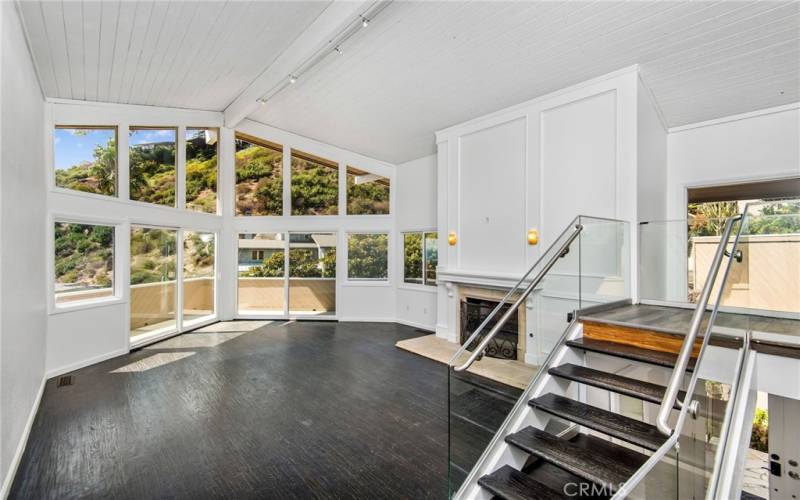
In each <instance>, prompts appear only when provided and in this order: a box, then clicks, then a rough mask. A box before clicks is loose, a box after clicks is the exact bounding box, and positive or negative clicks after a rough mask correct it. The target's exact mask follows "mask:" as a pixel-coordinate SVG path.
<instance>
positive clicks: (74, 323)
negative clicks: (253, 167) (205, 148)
mask: <svg viewBox="0 0 800 500" xmlns="http://www.w3.org/2000/svg"><path fill="white" fill-rule="evenodd" d="M46 110H47V112H46V126H45V139H44V144H43V145H42V144H41V142H40V143H39V147H40V148H42V146H44V151H45V161H44V162H43V163H42V164H41V165H38V166H37V169H38V170H39V171H40V172H41V173H42V175H44V176H45V177H46V178H47V190H48V194H47V207H48V215H47V217H46V218H45V220H46V225H47V227H48V232H47V236H48V237H47V240H46V245H45V248H46V249H47V252H46V257H45V260H43V261H42V262H44V263H45V269H46V272H47V274H48V278H47V283H48V285H47V286H48V293H47V299H48V302H49V304H48V305H49V307H48V315H47V375H48V377H53V376H56V375H58V374H61V373H66V372H68V371H72V370H75V369H78V368H81V367H83V366H86V365H89V364H92V363H96V362H99V361H102V360H104V359H107V358H110V357H114V356H118V355H120V354H124V353H126V352H128V350H129V349H130V330H129V324H130V322H129V314H130V313H129V304H128V300H129V289H128V286H127V285H128V283H129V272H130V268H129V262H130V243H129V238H130V226H131V224H146V225H157V226H164V227H170V228H184V229H188V230H199V231H208V232H215V233H217V234H221V232H222V225H223V219H222V217H220V216H217V215H210V214H204V213H197V212H192V211H189V210H182V209H175V208H169V207H160V206H157V205H152V204H149V203H140V202H135V201H129V200H127V199H126V198H127V196H128V182H129V181H128V155H127V151H128V127H129V126H132V125H141V126H175V127H179V132H178V150H179V151H182V149H183V147H182V145H183V144H184V140H183V138H184V128H185V127H186V126H203V127H220V126H221V125H222V114H221V113H215V112H208V111H191V110H176V109H165V108H156V107H151V106H127V105H111V104H97V103H85V102H79V101H75V102H68V101H63V102H56V103H48V104H47V105H46ZM59 124H69V125H96V124H102V125H116V126H118V142H119V143H118V146H117V149H118V152H119V155H118V156H119V157H118V161H119V164H118V174H119V182H118V185H119V195H120V196H119V197H116V198H115V197H109V196H98V195H87V194H84V193H78V192H73V191H69V190H66V189H58V188H55V187H54V186H55V183H54V170H53V168H52V165H53V136H52V131H53V128H54V126H55V125H59ZM223 132H224V129H223V130H221V133H220V152H219V155H220V156H219V165H220V172H221V173H224V172H231V171H232V169H233V166H232V157H231V158H228V157H227V156H226V155H225V153H226V152H227V151H228V150H231V151H232V145H230V147H227V145H226V143H225V140H224V139H225V137H226V135H225V134H224V133H223ZM227 137H232V136H230V135H228V136H227ZM231 154H232V153H231ZM182 156H183V155H182V154H181V153H179V154H178V158H179V161H178V162H177V163H178V165H177V169H178V178H179V179H183V175H182V172H183V169H184V165H183V162H181V161H180V158H181V157H182ZM182 185H183V181H182V180H181V181H180V182H179V188H178V191H177V192H176V198H177V199H178V203H179V205H181V206H182V205H183V203H182V201H181V199H182V198H183V194H182V193H183V189H182ZM226 187H227V188H228V190H230V189H232V184H231V183H230V182H228V181H226V177H225V175H224V174H221V175H220V178H219V189H218V190H219V192H220V204H221V206H222V209H223V210H225V208H226V207H228V206H229V204H230V198H227V197H225V196H223V194H222V193H225V192H226ZM178 193H180V194H178ZM56 219H68V220H74V221H77V222H87V223H100V224H112V225H115V226H116V237H115V240H116V241H115V249H114V256H115V259H114V261H115V262H114V281H115V288H116V289H117V296H118V299H117V300H114V301H111V302H106V303H104V304H102V305H97V304H95V305H92V306H91V307H88V308H81V307H76V308H56V307H54V304H53V303H52V288H51V287H52V282H53V280H54V278H53V275H52V272H53V271H52V269H53V251H52V244H53V242H52V229H51V228H52V224H53V222H54V220H56ZM223 262H224V261H223V260H222V259H221V257H219V256H218V261H217V280H218V284H217V286H218V287H219V288H220V289H224V287H225V286H226V285H229V284H230V282H231V280H230V278H229V276H228V274H227V273H222V272H221V270H222V269H223V267H222V265H223ZM179 267H180V266H179ZM222 308H223V304H221V303H220V304H219V305H218V309H220V310H221V309H222Z"/></svg>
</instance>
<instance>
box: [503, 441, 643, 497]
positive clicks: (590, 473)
mask: <svg viewBox="0 0 800 500" xmlns="http://www.w3.org/2000/svg"><path fill="white" fill-rule="evenodd" d="M581 436H582V437H581V438H580V440H579V441H578V442H573V441H568V440H566V439H561V438H558V437H556V436H553V435H552V434H550V433H548V432H545V431H543V430H541V429H536V428H534V427H526V428H524V429H522V430H521V431H519V432H516V433H514V434H510V435H508V436H506V442H507V443H509V444H511V445H513V446H516V447H517V448H519V449H521V450H523V451H526V452H528V453H530V454H532V455H534V456H536V457H538V458H541V459H542V460H546V461H548V462H550V463H552V464H554V465H556V466H558V467H560V468H562V469H564V470H566V471H567V472H570V473H572V474H575V475H576V476H578V477H580V478H583V479H586V480H588V481H592V482H594V483H597V484H598V485H600V486H601V487H607V488H608V491H609V492H613V491H616V488H617V487H618V485H619V484H621V483H623V482H625V481H627V480H628V479H629V478H630V477H631V475H633V473H635V472H636V471H637V470H638V469H639V467H641V466H642V464H644V463H645V462H646V461H647V456H646V455H643V454H641V453H638V452H636V451H633V450H630V449H628V448H625V447H624V446H620V445H617V444H614V443H612V442H610V441H606V440H604V439H601V438H598V437H595V436H589V435H586V434H582V435H581Z"/></svg>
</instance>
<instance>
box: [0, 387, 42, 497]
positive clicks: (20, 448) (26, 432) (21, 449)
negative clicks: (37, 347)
mask: <svg viewBox="0 0 800 500" xmlns="http://www.w3.org/2000/svg"><path fill="white" fill-rule="evenodd" d="M46 383H47V377H46V376H45V377H42V383H41V384H40V385H39V392H38V393H37V394H36V399H35V400H34V402H33V407H32V408H31V411H30V413H29V414H28V420H27V422H25V428H24V429H23V430H22V436H20V438H19V443H17V449H16V451H14V457H13V458H12V459H11V464H10V466H9V468H8V472H6V477H5V478H3V486H2V488H0V498H2V499H3V500H5V499H6V498H8V494H9V493H10V492H11V484H12V483H13V482H14V476H16V475H17V468H18V467H19V463H20V462H21V461H22V454H23V453H25V447H26V446H27V444H28V437H29V436H30V434H31V429H32V428H33V421H34V420H36V413H38V411H39V404H40V403H41V402H42V394H44V386H45V384H46Z"/></svg>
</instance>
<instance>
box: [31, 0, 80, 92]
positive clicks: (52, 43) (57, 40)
mask: <svg viewBox="0 0 800 500" xmlns="http://www.w3.org/2000/svg"><path fill="white" fill-rule="evenodd" d="M39 7H40V9H41V15H42V18H43V20H44V25H45V28H46V30H47V35H48V47H49V50H50V54H51V60H52V62H53V67H54V68H55V74H56V79H57V84H58V90H59V94H60V95H59V97H65V98H68V99H74V98H75V96H74V95H73V90H72V78H71V74H70V62H69V58H68V57H69V56H68V53H67V44H66V34H65V33H64V16H63V13H62V11H61V3H60V2H42V3H40V4H39Z"/></svg>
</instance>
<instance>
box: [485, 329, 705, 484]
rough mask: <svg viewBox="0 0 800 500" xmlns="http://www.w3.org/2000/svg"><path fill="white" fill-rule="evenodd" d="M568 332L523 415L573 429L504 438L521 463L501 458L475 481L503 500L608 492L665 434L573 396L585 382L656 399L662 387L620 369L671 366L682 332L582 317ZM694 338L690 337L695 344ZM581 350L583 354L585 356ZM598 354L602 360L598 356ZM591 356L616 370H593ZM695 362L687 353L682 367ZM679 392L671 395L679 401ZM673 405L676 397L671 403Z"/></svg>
mask: <svg viewBox="0 0 800 500" xmlns="http://www.w3.org/2000/svg"><path fill="white" fill-rule="evenodd" d="M574 330H575V335H573V336H571V338H567V339H566V340H564V341H563V343H562V345H561V346H559V348H558V350H559V351H560V352H559V354H558V355H557V357H558V359H559V361H558V362H557V363H554V364H553V366H551V367H549V368H548V369H547V372H546V373H547V375H546V377H544V378H543V380H542V381H541V383H540V386H541V390H540V391H538V392H539V394H535V395H534V397H532V398H530V399H528V400H527V405H528V407H529V408H530V411H531V412H532V415H530V417H529V419H530V420H532V421H534V422H535V421H539V422H546V421H548V420H550V419H554V418H555V419H559V420H560V421H563V422H566V423H567V424H570V425H572V426H573V427H574V428H575V429H580V430H579V431H577V432H575V433H573V435H566V436H558V435H554V434H551V433H550V432H548V431H547V430H543V429H541V428H537V427H536V426H534V425H526V426H524V427H522V428H521V429H520V430H518V431H516V432H511V433H509V434H507V435H506V436H504V439H503V441H504V445H505V446H507V447H508V448H510V449H511V450H510V453H511V454H517V455H522V456H523V457H524V459H523V460H522V461H520V463H522V464H523V465H522V467H519V468H515V467H513V466H511V465H509V464H504V465H502V466H500V467H498V468H496V469H495V470H494V471H493V472H491V473H488V474H485V475H482V476H481V477H480V478H479V479H478V485H479V486H480V487H481V488H482V489H484V490H485V491H486V492H488V493H490V494H491V495H492V496H495V497H497V498H503V499H539V498H562V497H563V498H574V496H575V495H570V494H571V493H575V492H577V491H578V489H579V488H580V491H584V492H591V493H592V494H591V495H590V497H592V498H604V497H610V496H612V495H613V494H614V493H615V492H616V491H617V489H618V486H619V485H620V484H622V483H624V482H625V481H627V480H628V479H629V478H630V477H631V476H632V475H633V474H634V473H635V472H636V471H637V470H638V469H639V468H640V467H641V466H642V465H643V464H644V463H645V462H646V461H647V459H648V452H654V451H656V450H658V449H659V447H661V446H662V445H663V444H664V442H665V441H666V440H667V436H665V435H664V434H662V433H661V432H660V431H659V430H658V429H657V428H656V426H655V425H651V424H648V423H645V422H642V421H641V420H637V419H634V418H631V417H628V416H624V415H621V414H619V413H617V412H613V411H609V410H608V409H603V408H599V407H597V406H593V405H590V404H588V403H585V402H582V401H580V399H579V397H578V395H580V394H585V393H586V390H585V388H595V389H599V390H604V391H609V392H610V393H614V394H618V395H623V396H628V397H631V398H636V399H638V400H640V401H643V402H647V403H655V404H660V403H661V400H662V398H663V396H664V392H665V390H666V388H665V387H664V386H662V385H659V384H655V383H652V382H645V381H642V380H640V379H637V378H632V377H628V376H623V375H619V374H618V373H615V371H619V370H620V369H621V368H623V367H627V368H630V367H631V365H632V364H636V365H639V366H640V367H647V368H650V369H653V370H665V369H671V368H672V367H673V366H674V364H675V360H676V358H677V353H678V352H679V350H680V346H681V343H682V336H680V335H675V334H668V333H662V332H655V331H651V330H647V329H645V328H632V327H629V326H626V327H621V326H618V325H613V324H608V323H604V322H600V321H594V320H592V318H591V316H586V317H582V319H581V321H580V322H579V323H578V324H577V325H576V327H575V328H574ZM699 343H700V341H699V340H698V341H697V344H698V345H697V348H699ZM587 354H588V355H587ZM600 358H604V359H600ZM592 361H597V363H596V364H598V365H603V366H610V367H614V368H615V369H616V370H609V369H600V368H594V367H592V366H591V365H592V364H593V363H592ZM695 361H696V358H695V357H692V358H691V360H690V363H689V368H688V369H689V371H691V369H692V368H693V367H694V363H695ZM684 398H685V393H684V392H683V391H681V392H680V393H679V396H678V399H679V400H680V401H683V400H684ZM674 408H675V409H679V405H678V403H676V404H675V405H674Z"/></svg>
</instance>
